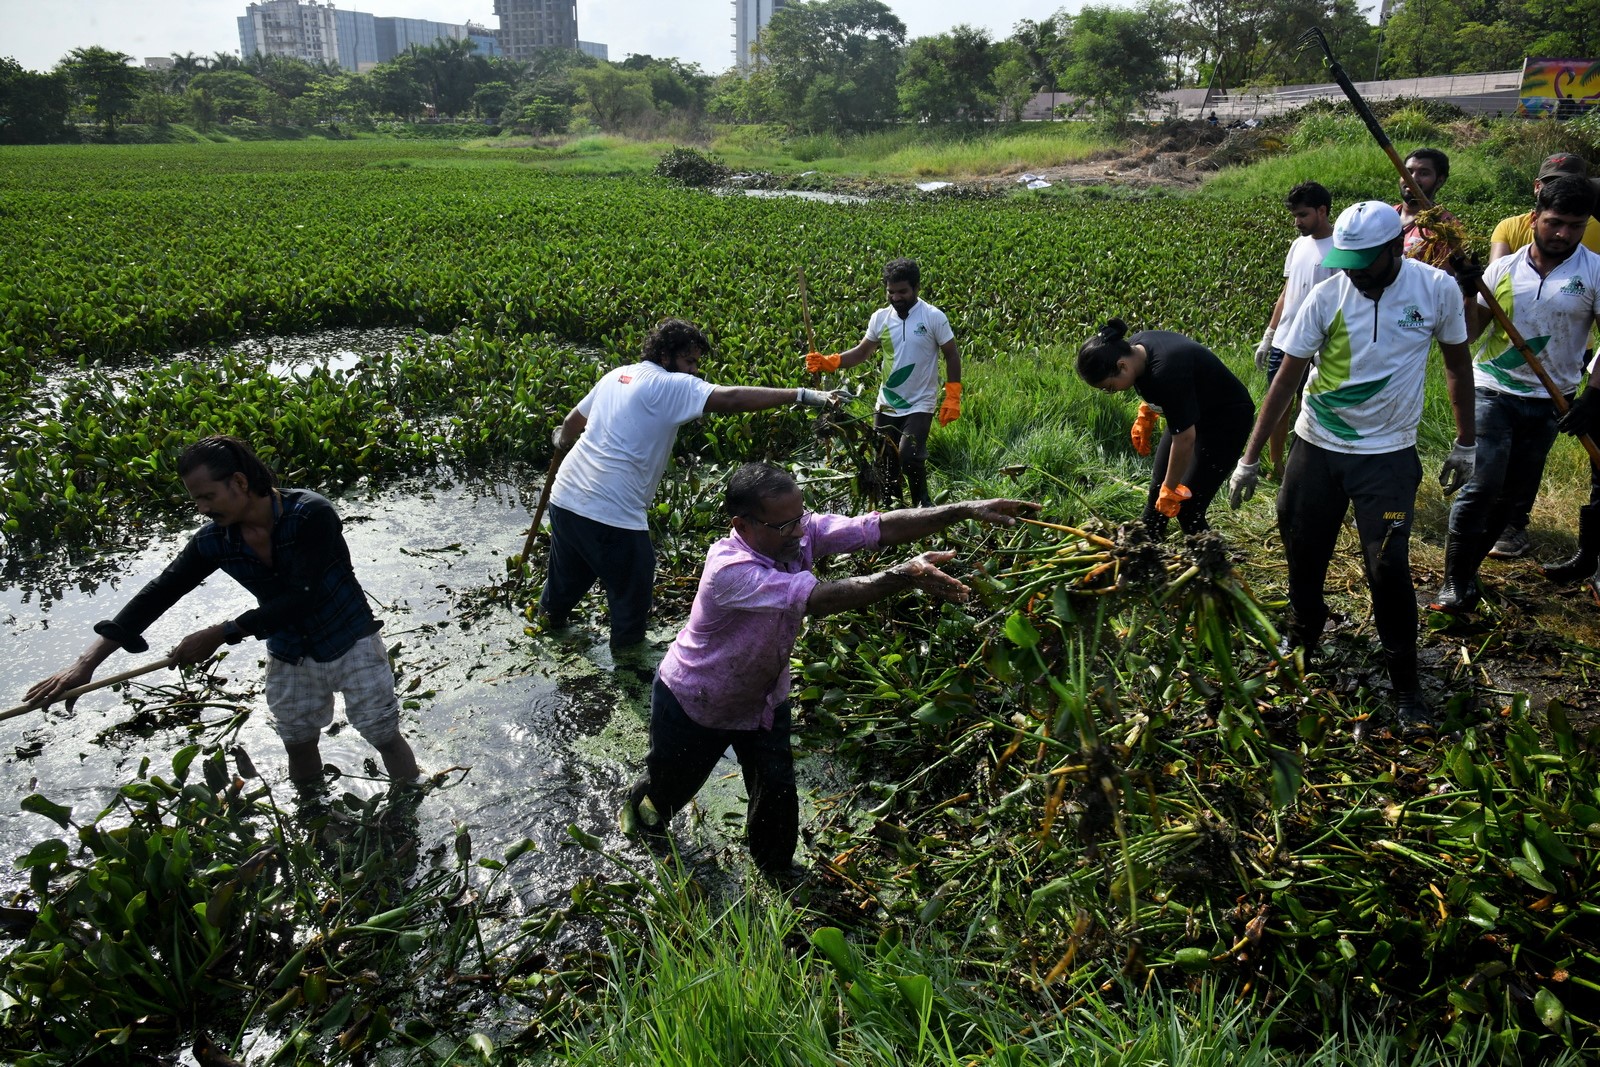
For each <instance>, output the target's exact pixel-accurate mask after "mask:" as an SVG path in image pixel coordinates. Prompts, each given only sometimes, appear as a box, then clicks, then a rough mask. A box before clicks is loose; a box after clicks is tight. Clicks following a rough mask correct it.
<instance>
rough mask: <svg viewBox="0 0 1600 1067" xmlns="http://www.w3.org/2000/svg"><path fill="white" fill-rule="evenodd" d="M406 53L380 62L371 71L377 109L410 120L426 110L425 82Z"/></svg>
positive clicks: (369, 81) (370, 79)
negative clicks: (422, 83) (419, 80)
mask: <svg viewBox="0 0 1600 1067" xmlns="http://www.w3.org/2000/svg"><path fill="white" fill-rule="evenodd" d="M405 59H406V57H405V56H400V57H399V58H398V59H397V60H392V61H390V62H388V63H379V64H378V65H377V66H376V67H373V68H372V69H371V70H369V71H368V72H367V81H368V83H369V84H370V85H371V88H372V98H373V101H374V107H375V109H376V110H377V111H378V112H379V113H381V114H385V115H393V116H394V117H396V118H398V119H400V120H402V121H404V122H410V121H412V120H413V119H415V118H416V117H417V115H418V114H420V113H421V111H422V93H423V89H422V85H421V83H419V82H418V81H417V76H416V73H415V71H414V70H413V69H412V66H411V64H410V63H409V62H405V61H404V60H405Z"/></svg>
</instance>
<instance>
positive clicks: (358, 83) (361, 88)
mask: <svg viewBox="0 0 1600 1067" xmlns="http://www.w3.org/2000/svg"><path fill="white" fill-rule="evenodd" d="M371 93H372V90H371V86H370V84H369V83H368V82H367V79H366V77H365V76H364V75H361V74H351V73H340V74H330V75H327V76H325V77H321V78H318V79H317V80H316V81H314V82H312V83H311V85H310V87H309V88H307V89H306V91H305V93H304V95H302V96H301V97H300V98H299V102H302V103H303V104H304V105H305V112H304V113H305V122H304V123H303V124H304V125H311V124H313V123H318V122H330V123H333V122H340V121H352V120H356V119H359V118H361V117H363V116H366V115H367V113H368V112H369V111H370V110H371V105H370V101H371Z"/></svg>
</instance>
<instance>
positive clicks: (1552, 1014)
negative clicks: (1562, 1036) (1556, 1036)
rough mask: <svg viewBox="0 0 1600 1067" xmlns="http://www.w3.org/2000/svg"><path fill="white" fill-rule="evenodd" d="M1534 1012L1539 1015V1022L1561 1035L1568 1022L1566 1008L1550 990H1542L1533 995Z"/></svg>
mask: <svg viewBox="0 0 1600 1067" xmlns="http://www.w3.org/2000/svg"><path fill="white" fill-rule="evenodd" d="M1533 1010H1534V1011H1536V1012H1538V1013H1539V1021H1540V1022H1542V1023H1544V1025H1545V1026H1546V1027H1548V1028H1549V1029H1550V1030H1552V1031H1554V1032H1556V1033H1560V1032H1561V1030H1562V1027H1563V1026H1565V1024H1566V1021H1567V1009H1566V1006H1565V1005H1563V1004H1562V1003H1561V998H1559V997H1557V996H1556V995H1555V994H1554V993H1552V992H1550V990H1548V989H1543V988H1541V989H1540V990H1539V991H1538V992H1537V993H1535V994H1534V995H1533Z"/></svg>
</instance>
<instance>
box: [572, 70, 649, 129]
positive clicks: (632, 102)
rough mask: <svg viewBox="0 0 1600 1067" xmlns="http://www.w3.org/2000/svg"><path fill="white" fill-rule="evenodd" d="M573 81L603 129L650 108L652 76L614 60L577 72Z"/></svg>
mask: <svg viewBox="0 0 1600 1067" xmlns="http://www.w3.org/2000/svg"><path fill="white" fill-rule="evenodd" d="M572 81H573V84H574V85H575V86H576V87H577V89H578V97H579V99H581V100H582V101H583V102H584V103H585V104H586V105H588V108H589V110H590V112H591V113H592V114H593V115H594V120H595V122H597V123H599V124H600V128H601V129H605V130H615V129H618V128H620V127H621V126H622V125H623V124H624V123H625V122H627V121H628V120H629V119H632V118H635V117H636V116H638V115H639V114H641V113H642V112H645V111H648V110H650V107H651V105H652V103H653V98H652V97H651V95H650V77H649V75H647V74H645V73H644V72H643V71H638V70H623V69H622V68H621V67H619V66H617V65H615V64H613V63H601V64H599V65H598V66H596V67H594V68H593V69H590V70H580V71H575V72H574V73H573V75H572Z"/></svg>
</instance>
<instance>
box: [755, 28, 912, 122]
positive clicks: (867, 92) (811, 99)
mask: <svg viewBox="0 0 1600 1067" xmlns="http://www.w3.org/2000/svg"><path fill="white" fill-rule="evenodd" d="M905 41H906V27H905V23H903V22H901V21H900V20H899V18H897V17H896V16H895V13H894V12H893V11H891V10H889V8H888V7H886V6H885V5H884V4H882V3H879V2H878V0H818V2H816V3H799V4H790V5H788V6H786V7H784V8H782V9H780V10H778V11H777V12H775V13H774V14H773V16H772V21H771V22H770V23H769V24H768V25H767V31H766V33H765V34H764V35H763V36H762V39H761V41H760V42H759V43H758V46H757V47H758V50H759V52H760V55H761V58H762V60H763V61H764V62H765V63H766V64H767V67H768V69H769V71H770V73H771V77H772V89H773V97H774V101H775V103H776V104H777V106H778V108H779V113H780V116H781V117H782V118H783V119H784V120H785V121H786V122H788V123H790V124H791V125H793V126H798V127H803V128H807V129H827V128H837V127H845V128H859V127H863V126H870V125H873V124H875V123H881V122H884V121H886V120H888V119H890V118H891V117H893V115H894V112H895V110H896V105H897V103H898V97H897V94H896V92H895V80H896V79H897V78H898V77H899V74H900V53H901V49H902V48H903V47H904V46H905Z"/></svg>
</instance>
